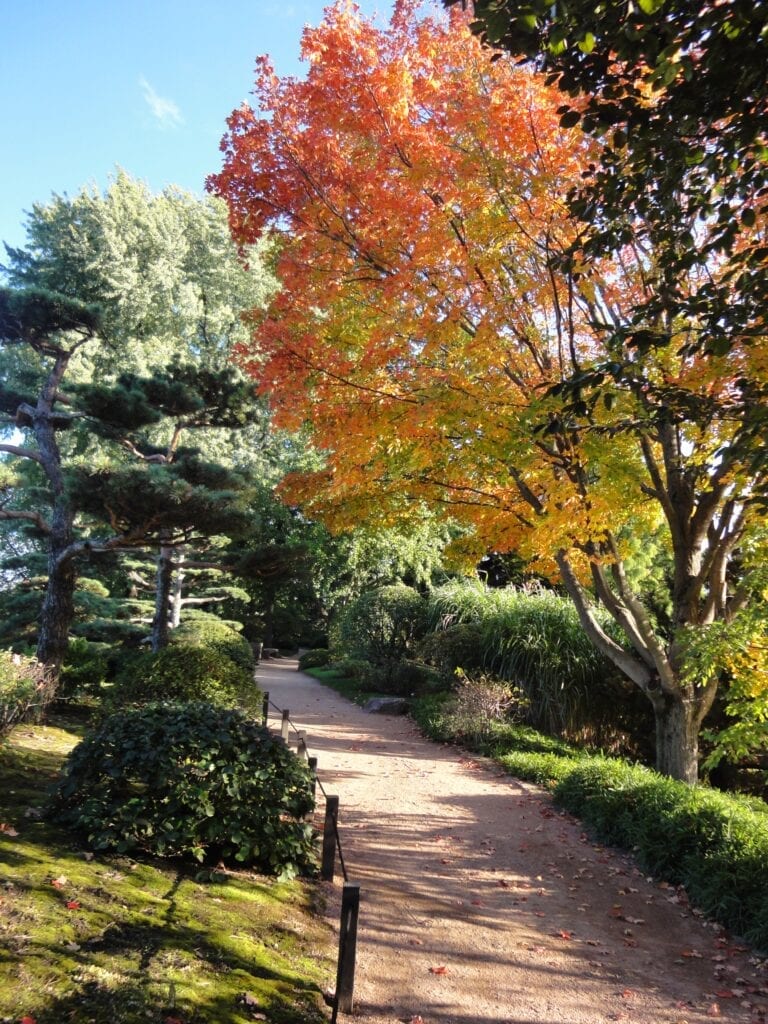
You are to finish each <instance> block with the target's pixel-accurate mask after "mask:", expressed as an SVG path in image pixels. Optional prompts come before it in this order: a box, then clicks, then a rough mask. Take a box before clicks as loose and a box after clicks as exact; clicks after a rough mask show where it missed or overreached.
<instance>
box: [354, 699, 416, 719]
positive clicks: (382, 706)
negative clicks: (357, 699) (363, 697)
mask: <svg viewBox="0 0 768 1024" xmlns="http://www.w3.org/2000/svg"><path fill="white" fill-rule="evenodd" d="M363 710H364V711H369V712H370V713H371V714H372V715H407V714H408V701H407V700H405V698H403V697H372V698H371V700H369V701H368V703H367V704H365V705H364V707H363Z"/></svg>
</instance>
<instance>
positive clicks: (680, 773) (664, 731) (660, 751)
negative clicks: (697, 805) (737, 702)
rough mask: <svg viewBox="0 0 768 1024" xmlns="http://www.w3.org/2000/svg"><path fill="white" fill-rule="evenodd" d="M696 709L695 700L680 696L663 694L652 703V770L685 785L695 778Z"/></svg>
mask: <svg viewBox="0 0 768 1024" xmlns="http://www.w3.org/2000/svg"><path fill="white" fill-rule="evenodd" d="M700 710H701V709H700V708H699V707H698V706H697V702H694V701H691V700H686V699H685V698H684V697H682V696H681V698H680V699H674V698H671V697H667V696H665V698H664V699H663V700H661V701H657V702H656V703H655V704H654V715H655V718H656V770H657V771H659V772H660V773H661V774H662V775H669V776H670V777H671V778H673V779H679V780H680V781H681V782H686V783H688V785H689V786H692V785H695V783H696V782H698V778H699V725H700V720H701V714H700Z"/></svg>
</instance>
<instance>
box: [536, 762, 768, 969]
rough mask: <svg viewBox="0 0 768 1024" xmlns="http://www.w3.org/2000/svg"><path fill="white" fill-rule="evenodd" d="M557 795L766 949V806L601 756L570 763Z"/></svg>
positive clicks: (606, 836) (600, 831) (598, 829)
mask: <svg viewBox="0 0 768 1024" xmlns="http://www.w3.org/2000/svg"><path fill="white" fill-rule="evenodd" d="M554 797H555V800H557V802H558V803H559V804H561V805H562V806H563V807H565V808H566V809H567V810H569V811H571V812H572V813H574V814H577V815H578V816H579V817H580V818H581V819H582V820H583V821H584V822H586V823H587V824H588V825H590V826H591V827H592V828H593V829H594V831H595V833H596V834H597V835H598V836H599V838H600V839H602V840H604V841H605V842H609V843H615V844H617V845H620V846H625V847H628V848H630V849H632V850H633V851H634V852H635V854H636V856H637V858H638V861H639V862H640V864H641V865H642V867H643V868H644V870H646V871H648V872H650V873H652V874H654V875H656V876H657V877H659V878H664V879H666V880H667V881H669V882H674V883H676V884H679V885H683V886H685V889H686V892H687V893H688V897H689V899H690V900H691V902H692V903H693V904H694V906H696V907H698V908H699V909H700V910H703V911H704V913H705V914H708V915H710V916H712V917H715V918H716V919H717V920H718V921H720V922H722V924H724V925H726V926H727V927H728V928H731V929H733V930H734V931H736V932H737V933H738V934H739V935H743V936H744V938H746V939H747V940H748V941H749V942H753V943H755V944H756V945H758V946H761V947H763V948H766V949H768V885H766V872H767V871H768V806H766V805H765V804H764V803H763V802H762V801H760V800H754V799H752V800H751V799H748V798H745V797H737V796H732V795H730V794H726V793H720V792H719V791H718V790H714V789H707V788H705V787H701V786H696V787H690V786H686V785H685V784H683V783H681V782H676V781H674V780H673V779H668V778H665V777H663V776H660V775H657V774H656V772H653V771H651V770H650V769H649V768H643V767H641V766H639V765H629V764H626V763H624V762H622V761H617V760H613V759H610V758H598V757H595V758H588V759H583V760H582V761H580V762H579V763H578V764H574V765H573V767H572V769H571V770H570V771H569V772H567V774H565V775H564V777H562V778H561V779H560V780H559V781H558V784H557V785H556V787H555V789H554Z"/></svg>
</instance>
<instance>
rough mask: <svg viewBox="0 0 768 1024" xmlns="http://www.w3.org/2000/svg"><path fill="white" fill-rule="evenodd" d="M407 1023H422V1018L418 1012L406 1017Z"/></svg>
mask: <svg viewBox="0 0 768 1024" xmlns="http://www.w3.org/2000/svg"><path fill="white" fill-rule="evenodd" d="M406 1020H407V1024H424V1018H423V1017H422V1016H421V1015H420V1014H418V1013H417V1014H416V1016H415V1017H407V1018H406Z"/></svg>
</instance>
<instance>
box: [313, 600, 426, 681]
mask: <svg viewBox="0 0 768 1024" xmlns="http://www.w3.org/2000/svg"><path fill="white" fill-rule="evenodd" d="M425 615H426V602H425V600H424V598H423V597H422V596H421V595H420V594H419V592H418V591H417V590H414V589H413V588H412V587H406V586H403V584H397V585H395V586H389V587H377V588H376V589H375V590H370V591H368V592H367V593H365V594H362V595H361V596H360V597H358V598H357V600H355V601H353V602H352V603H351V604H349V605H348V606H347V607H346V608H345V609H344V611H343V612H342V613H341V614H340V616H339V618H338V620H337V621H336V622H335V624H334V628H333V631H332V634H333V642H332V648H333V653H334V655H336V656H337V657H338V656H340V657H344V658H354V659H360V660H363V661H367V662H369V663H370V664H371V665H382V666H389V665H390V664H392V663H394V662H397V661H401V660H403V659H405V658H408V657H409V655H410V654H411V653H412V652H413V650H414V645H415V643H416V641H417V640H418V639H420V637H421V636H423V634H424V630H425V622H426V620H425Z"/></svg>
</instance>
